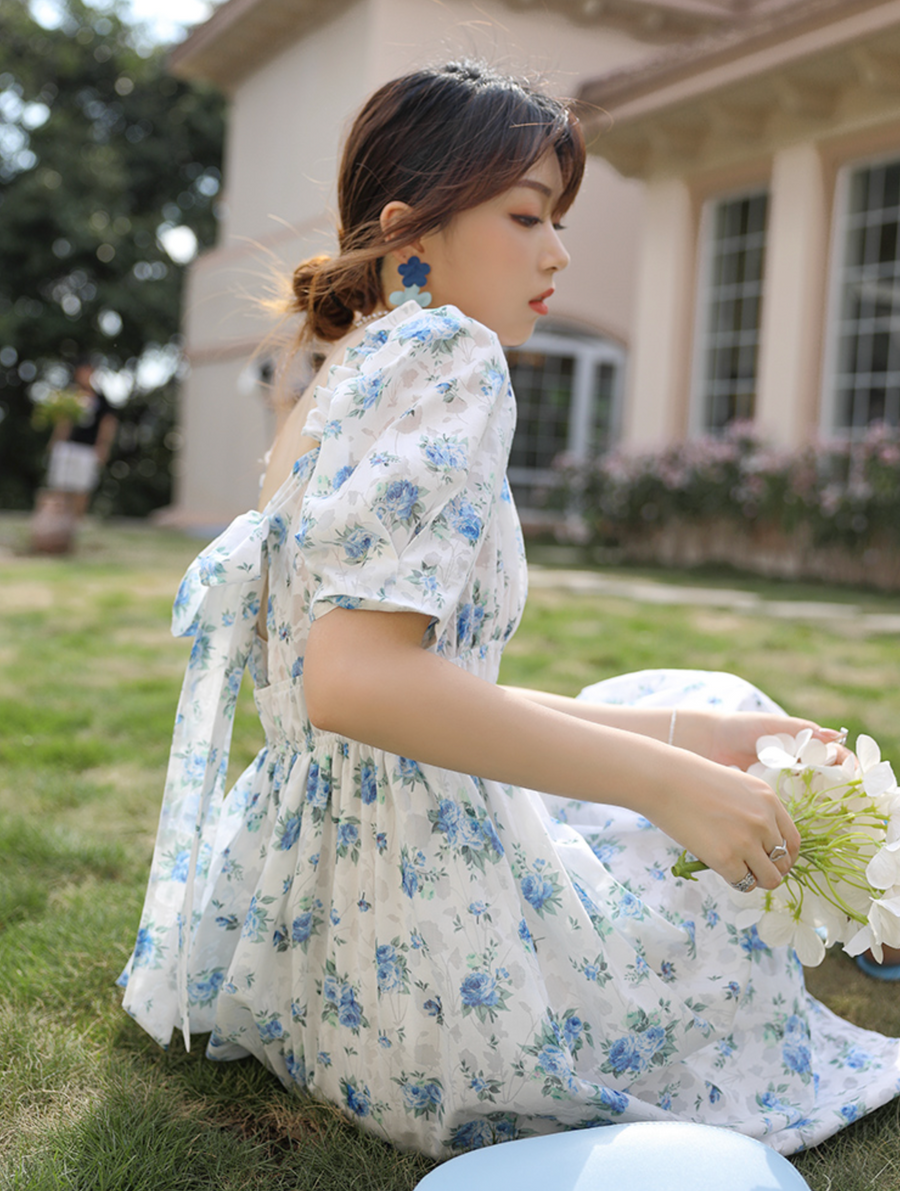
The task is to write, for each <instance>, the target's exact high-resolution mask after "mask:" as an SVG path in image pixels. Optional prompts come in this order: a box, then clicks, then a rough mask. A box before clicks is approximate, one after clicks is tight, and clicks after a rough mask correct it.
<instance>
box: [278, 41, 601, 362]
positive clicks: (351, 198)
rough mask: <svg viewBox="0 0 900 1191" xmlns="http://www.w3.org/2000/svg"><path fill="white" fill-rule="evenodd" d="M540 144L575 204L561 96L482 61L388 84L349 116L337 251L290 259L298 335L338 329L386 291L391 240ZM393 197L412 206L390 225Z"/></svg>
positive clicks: (580, 143) (494, 190) (438, 217)
mask: <svg viewBox="0 0 900 1191" xmlns="http://www.w3.org/2000/svg"><path fill="white" fill-rule="evenodd" d="M548 149H553V150H554V151H555V153H556V156H557V159H558V161H559V165H560V170H561V172H562V179H563V191H562V195H561V197H560V200H559V206H558V208H557V210H556V211H555V212H554V215H561V214H562V213H563V212H565V211H566V210H568V208H569V207H570V206H571V204H572V202H573V200H574V198H575V195H576V194H577V193H578V187H579V186H580V185H581V178H582V175H583V173H584V159H585V144H584V136H583V134H582V131H581V127H580V125H579V124H578V121H577V119H576V118H575V116H574V115H573V113H572V112H571V111H570V110H569V109H568V108H567V107H566V105H565V104H564V103H562V102H561V101H560V100H557V99H552V98H550V96H548V95H545V94H543V92H541V91H539V90H537V89H536V88H535V87H533V86H531V85H530V84H528V83H525V82H523V81H520V80H518V79H514V78H509V77H507V76H505V75H502V74H497V73H495V72H494V71H493V70H491V69H489V68H488V67H487V66H485V65H483V64H482V63H477V62H468V61H466V62H451V63H449V64H448V65H446V66H440V67H431V68H427V69H425V70H417V71H415V72H414V73H413V74H408V75H403V76H402V77H401V78H399V79H394V81H393V82H390V83H387V84H385V86H383V87H381V88H380V89H379V90H378V91H376V92H375V94H374V95H373V96H372V97H371V98H370V99H369V100H368V102H367V103H366V104H365V106H364V107H363V109H362V111H361V112H360V113H359V115H358V116H357V118H356V120H355V121H354V123H353V127H352V128H351V130H350V135H349V136H348V138H347V142H346V144H345V146H344V152H343V157H342V159H341V168H340V174H339V176H338V211H339V216H340V227H339V230H338V245H339V253H338V255H337V256H336V257H333V258H332V257H328V256H315V257H312V258H311V259H309V260H306V261H303V262H302V263H301V264H300V265H298V267H297V269H296V270H295V272H294V276H293V285H292V288H293V298H292V300H291V302H290V304H289V305H290V310H291V311H292V312H294V313H301V314H305V315H306V319H305V323H304V326H303V329H302V330H301V339H304V340H305V339H307V338H318V339H324V340H329V341H333V340H336V339H340V338H341V336H342V335H344V334H345V333H346V332H347V330H348V329H349V328H350V326H351V325H352V323H353V320H354V315H355V314H356V313H357V312H359V313H362V314H368V313H369V312H370V311H372V310H373V309H374V308H375V307H376V306H377V305H378V303H379V302H381V301H382V300H383V295H382V292H381V280H380V265H381V261H382V259H383V258H384V256H385V255H386V253H387V252H388V250H389V249H390V248H391V247H397V246H398V245H406V244H410V243H412V242H413V241H414V240H417V239H418V238H419V237H420V236H422V235H425V234H428V233H430V232H436V231H440V229H441V228H443V227H446V226H447V224H448V223H449V222H450V220H451V219H452V218H453V216H454V215H456V214H458V213H459V212H460V211H465V210H468V209H469V208H470V207H476V206H478V205H479V204H480V203H483V202H486V201H487V200H488V199H491V198H494V197H495V196H496V195H498V194H502V193H503V191H505V190H508V189H509V188H510V187H511V186H513V185H514V184H515V183H516V182H517V181H518V179H519V178H521V177H522V175H523V174H524V173H526V172H527V171H528V169H530V167H531V166H532V165H534V163H535V162H536V161H537V160H538V159H539V158H540V157H541V156H543V154H544V153H545V152H547V150H548ZM394 200H397V201H399V202H402V203H406V204H407V205H408V206H409V207H410V208H411V210H410V211H409V212H408V213H406V214H405V215H403V216H402V217H399V218H398V219H397V220H396V221H395V222H394V223H393V224H392V225H391V230H390V237H389V238H386V237H385V235H384V233H383V232H382V229H381V225H380V222H379V217H380V215H381V212H382V210H383V209H384V207H385V206H386V205H387V204H388V203H389V202H392V201H394Z"/></svg>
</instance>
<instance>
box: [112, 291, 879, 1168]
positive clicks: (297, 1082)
mask: <svg viewBox="0 0 900 1191" xmlns="http://www.w3.org/2000/svg"><path fill="white" fill-rule="evenodd" d="M514 424H515V406H514V399H513V395H512V392H511V389H510V385H509V376H508V372H507V368H506V364H505V360H504V356H503V352H502V350H501V348H500V346H499V343H498V341H497V339H496V337H495V336H494V335H493V334H492V333H491V332H489V331H488V330H486V329H485V328H484V327H482V326H480V325H479V324H478V323H475V322H473V321H471V320H470V319H467V318H465V317H464V316H462V315H461V314H460V313H459V312H458V311H457V310H455V309H454V308H452V307H443V308H441V309H439V310H435V311H427V312H422V311H420V310H419V308H418V307H417V306H416V305H415V304H410V303H408V304H407V305H405V306H403V307H401V308H400V309H399V310H396V311H394V312H392V313H391V314H389V315H387V316H386V317H385V318H383V319H381V320H379V321H378V322H376V323H374V324H372V325H371V326H370V327H369V329H368V331H367V333H366V335H365V338H364V339H363V340H362V342H361V343H360V344H359V345H358V346H357V347H355V348H352V349H349V350H348V351H347V353H346V355H345V358H344V360H343V362H342V364H341V365H339V366H337V367H335V368H334V369H332V371H331V373H330V376H329V380H328V384H327V385H326V386H323V387H322V388H320V389H319V390H318V392H317V406H316V409H315V411H314V413H313V414H312V416H311V419H310V421H309V423H308V427H307V430H308V433H310V434H311V435H312V437H314V438H315V439H316V440H317V441H318V442H319V443H320V446H319V448H317V449H316V450H315V451H313V452H311V453H310V454H308V455H306V456H304V457H303V458H302V459H300V460H299V461H298V463H297V464H296V465H295V467H294V471H293V475H292V476H291V477H290V478H289V479H288V480H287V481H286V482H285V484H284V485H283V486H282V488H281V489H280V490H279V492H278V493H277V494H276V495H275V496H274V497H273V499H272V501H271V502H270V504H269V505H268V506H267V507H266V509H265V510H264V511H263V512H262V513H256V512H252V513H248V514H246V515H244V516H242V517H239V518H238V519H237V520H236V521H235V522H234V523H233V524H232V525H231V526H230V527H229V528H228V529H227V530H226V531H225V533H223V534H222V535H221V537H219V538H218V539H217V541H216V542H214V543H213V544H212V545H211V546H210V547H209V548H208V549H206V550H205V551H204V552H203V553H202V554H201V555H200V557H199V558H198V559H197V560H196V562H195V563H194V564H193V565H192V566H191V568H190V570H189V571H188V573H187V576H186V577H185V580H184V582H183V583H182V586H181V588H180V590H179V593H178V596H177V599H176V602H175V611H174V624H173V628H174V631H175V632H176V633H178V634H182V635H191V636H193V638H194V644H193V649H192V651H191V657H190V662H189V664H188V668H187V674H186V676H185V683H184V688H183V691H182V696H181V701H180V704H179V708H178V715H177V720H176V725H175V736H174V742H173V747H172V756H171V761H170V766H169V772H168V777H167V784H166V793H165V800H164V804H163V810H162V817H161V821H160V829H159V837H158V840H157V846H156V851H155V854H154V859H153V866H152V871H151V876H150V885H149V889H148V894H147V900H146V904H145V907H144V913H143V917H142V920H141V925H140V931H139V934H138V940H137V944H136V947H135V950H134V954H133V956H132V958H131V960H130V961H129V964H128V967H127V968H126V971H125V973H123V976H122V978H121V983H123V984H124V985H126V993H125V1007H126V1009H127V1010H128V1012H129V1013H131V1014H132V1015H133V1016H134V1017H135V1018H136V1019H137V1021H138V1022H140V1024H141V1025H142V1026H143V1027H144V1028H145V1029H146V1030H148V1031H149V1032H150V1033H151V1034H152V1035H153V1036H154V1037H155V1038H156V1039H157V1040H158V1041H159V1042H160V1043H161V1044H162V1045H164V1046H165V1045H167V1044H168V1042H169V1040H170V1037H171V1034H172V1031H173V1029H178V1028H180V1029H181V1030H183V1032H184V1033H185V1035H186V1036H187V1035H188V1034H189V1033H191V1032H194V1033H198V1032H210V1033H211V1038H210V1041H209V1047H208V1053H209V1055H210V1057H212V1058H223V1059H228V1058H236V1057H239V1056H243V1055H247V1054H253V1055H256V1056H257V1057H258V1058H259V1059H260V1060H261V1061H262V1062H263V1063H265V1064H266V1066H267V1067H269V1068H270V1069H271V1070H272V1071H274V1072H275V1073H276V1074H277V1075H278V1077H279V1078H280V1079H281V1080H282V1081H283V1082H284V1083H285V1084H286V1085H287V1086H297V1087H301V1088H308V1089H309V1090H310V1091H311V1092H312V1093H314V1094H315V1095H318V1096H321V1097H324V1098H326V1099H328V1100H331V1101H333V1102H334V1103H336V1104H339V1105H341V1106H342V1107H343V1109H344V1110H345V1111H346V1112H347V1113H348V1115H350V1116H351V1117H352V1118H354V1119H355V1120H357V1121H358V1122H359V1123H360V1124H361V1125H363V1126H364V1127H367V1128H369V1129H371V1130H373V1131H374V1132H376V1133H378V1134H380V1135H381V1136H383V1137H386V1138H388V1139H390V1140H391V1141H393V1142H394V1143H396V1144H397V1145H400V1146H408V1147H413V1148H416V1149H419V1150H422V1151H424V1152H426V1153H428V1154H431V1155H434V1156H435V1157H446V1156H448V1155H450V1154H452V1153H455V1152H458V1151H460V1150H464V1149H469V1148H472V1147H475V1146H479V1145H484V1144H488V1143H491V1142H494V1141H502V1140H505V1139H508V1138H512V1137H522V1136H528V1135H530V1134H536V1133H547V1132H551V1131H554V1130H559V1129H568V1128H582V1127H585V1126H589V1125H600V1124H605V1123H610V1122H623V1121H636V1120H670V1119H673V1118H677V1119H682V1120H692V1121H703V1122H707V1123H710V1124H717V1125H726V1126H731V1127H733V1128H736V1129H739V1130H741V1131H742V1132H745V1133H748V1134H750V1135H751V1136H754V1137H758V1138H762V1139H763V1140H765V1141H767V1142H769V1143H770V1144H772V1145H773V1146H775V1147H777V1148H778V1149H779V1150H782V1151H784V1152H791V1151H793V1150H796V1149H799V1148H801V1147H803V1146H805V1145H810V1144H812V1143H814V1142H816V1141H818V1140H821V1139H822V1138H824V1137H826V1136H828V1135H829V1134H830V1133H833V1132H834V1131H835V1130H837V1129H839V1128H840V1127H841V1126H842V1125H845V1124H847V1123H848V1122H849V1121H852V1120H854V1119H855V1118H856V1117H858V1116H860V1115H861V1114H863V1113H865V1112H867V1111H868V1110H870V1109H872V1108H874V1107H875V1106H876V1105H878V1104H880V1103H883V1102H885V1101H886V1100H888V1099H890V1098H891V1097H892V1096H894V1095H895V1094H896V1093H897V1091H898V1074H900V1067H898V1050H897V1043H896V1042H894V1041H890V1040H888V1039H884V1038H882V1037H880V1036H879V1035H876V1034H872V1033H869V1032H866V1031H862V1030H859V1029H856V1028H854V1027H852V1026H850V1025H849V1024H847V1023H846V1022H843V1021H841V1020H839V1019H838V1018H836V1017H834V1015H832V1014H831V1013H830V1012H829V1011H828V1010H826V1009H824V1008H822V1007H821V1006H820V1005H818V1004H817V1003H816V1002H815V1001H813V1000H811V999H810V998H809V997H808V996H807V994H806V992H805V990H804V985H803V975H802V971H801V969H800V966H799V964H798V963H797V962H796V959H795V958H794V957H793V955H792V954H791V953H789V952H788V951H787V950H785V949H782V950H771V949H770V948H768V947H766V946H765V945H764V944H763V943H762V942H761V940H760V939H759V937H758V936H757V935H756V933H755V931H754V930H750V931H742V930H738V929H737V928H736V927H735V925H734V915H735V912H736V906H735V903H734V901H733V899H732V896H731V895H730V894H729V892H728V891H727V890H726V888H725V887H724V884H723V883H722V882H721V881H719V880H718V878H716V877H715V876H714V875H712V874H703V875H702V876H701V879H700V880H699V881H697V882H691V883H685V882H682V881H679V880H676V879H674V878H673V877H672V875H671V873H670V872H669V866H670V864H671V863H672V858H673V856H674V855H675V854H676V853H677V851H678V849H677V848H676V847H675V845H674V844H673V843H672V841H671V840H670V839H668V837H666V836H664V835H662V834H661V833H660V832H659V831H658V830H657V829H656V828H654V827H653V826H652V825H651V824H649V823H647V822H646V820H642V819H640V818H639V817H638V816H635V815H634V814H632V813H631V812H628V811H624V810H621V809H617V808H615V807H608V806H596V805H593V804H583V803H566V802H562V801H561V800H559V799H555V798H550V797H544V796H542V795H540V794H537V793H534V792H531V791H528V790H522V789H516V788H512V787H509V786H504V785H501V784H498V783H496V782H489V781H483V780H481V779H480V778H478V777H475V776H469V775H466V774H460V773H452V772H449V771H447V770H443V769H438V768H436V767H434V766H430V765H425V764H418V763H417V762H416V761H415V760H413V759H409V758H404V757H399V756H392V755H389V754H386V753H384V752H380V751H379V750H377V749H373V748H370V747H368V746H364V745H360V744H357V743H356V742H354V741H352V740H347V739H343V738H341V737H339V736H336V735H333V734H329V733H327V732H321V731H319V730H317V729H316V728H314V727H313V726H312V724H311V723H310V721H309V718H308V716H307V714H306V710H305V704H304V692H303V656H304V650H305V643H306V639H307V635H308V632H309V625H310V623H311V622H312V621H313V620H314V619H315V618H316V617H317V616H320V615H322V614H324V613H327V612H328V611H329V610H330V609H332V608H333V607H335V606H341V607H348V608H373V609H379V610H414V611H417V612H424V613H426V614H428V615H429V616H430V617H431V625H432V627H431V629H430V631H429V635H428V638H427V640H426V642H425V643H424V644H425V646H426V647H427V648H428V649H430V650H432V651H434V652H435V653H437V654H439V655H440V656H442V657H444V658H446V659H447V660H448V661H449V662H451V663H452V664H454V665H458V666H462V667H464V668H465V669H466V670H468V671H470V672H472V673H474V674H477V675H480V676H481V677H483V678H485V679H488V680H490V681H495V680H496V677H497V673H498V668H499V663H500V655H501V651H502V649H503V646H504V644H505V642H506V641H507V640H508V639H509V637H510V636H511V634H512V633H513V631H514V630H515V628H516V625H517V623H518V620H519V617H520V614H521V610H522V606H523V601H524V596H525V577H526V575H525V563H524V553H523V550H522V542H521V535H520V532H519V526H518V520H517V517H516V513H515V509H514V506H513V504H512V501H511V499H510V495H509V489H508V487H507V484H506V478H505V469H506V460H507V456H508V453H509V447H510V441H511V438H512V433H513V428H514ZM265 591H268V614H267V624H268V634H267V636H268V642H267V643H264V642H263V641H262V639H261V638H260V637H259V636H258V635H257V616H258V612H259V607H260V600H261V598H263V593H264V592H265ZM248 664H249V665H250V667H251V671H252V673H253V677H254V680H255V683H256V702H257V706H258V709H259V714H260V718H261V721H262V724H263V727H264V729H265V734H266V747H265V748H264V749H263V750H262V752H261V753H260V754H259V756H258V758H257V759H256V761H255V762H254V764H253V765H251V766H250V768H249V769H248V770H247V771H246V772H245V773H244V775H243V776H242V777H241V778H240V780H239V781H238V782H237V784H236V785H235V786H234V788H233V789H232V790H231V791H230V792H228V793H227V794H226V793H225V789H224V785H225V772H226V768H227V760H228V747H229V741H230V735H231V721H232V717H233V713H234V706H235V700H236V698H237V691H238V688H239V685H240V680H241V675H242V673H243V670H244V668H245V666H246V665H248ZM588 694H589V695H590V696H591V697H595V698H600V699H604V700H606V701H611V702H628V703H641V702H643V703H645V704H646V703H649V704H652V703H654V702H655V703H657V704H659V705H662V706H671V705H675V704H680V705H689V704H692V703H693V704H697V703H699V704H709V703H714V704H715V703H718V704H720V705H722V706H730V707H740V706H759V705H761V704H764V703H765V700H764V696H761V695H759V694H758V693H757V692H755V691H754V690H753V689H752V688H749V687H748V686H747V684H745V683H742V682H741V681H740V680H739V679H734V678H731V677H730V676H726V675H696V674H688V673H685V672H668V673H666V672H652V673H650V672H648V673H645V674H640V675H628V676H625V677H624V678H621V679H615V680H612V681H611V682H610V683H607V684H601V685H600V687H599V688H597V689H595V690H593V691H592V692H588ZM384 697H385V699H390V698H391V691H390V690H388V689H386V690H385V692H384Z"/></svg>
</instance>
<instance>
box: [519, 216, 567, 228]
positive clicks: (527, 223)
mask: <svg viewBox="0 0 900 1191" xmlns="http://www.w3.org/2000/svg"><path fill="white" fill-rule="evenodd" d="M513 220H514V222H516V223H518V224H521V225H522V227H536V226H537V225H538V224H539V223H543V222H544V220H543V219H542V218H541V217H540V216H539V215H513ZM553 230H554V231H555V232H564V231H565V230H566V225H565V224H564V223H556V222H554V224H553Z"/></svg>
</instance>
